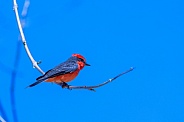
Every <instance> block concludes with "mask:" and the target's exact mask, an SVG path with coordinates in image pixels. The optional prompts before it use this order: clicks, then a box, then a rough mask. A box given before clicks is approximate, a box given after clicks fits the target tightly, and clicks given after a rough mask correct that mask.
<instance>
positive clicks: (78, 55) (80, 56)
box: [72, 54, 86, 61]
mask: <svg viewBox="0 0 184 122" xmlns="http://www.w3.org/2000/svg"><path fill="white" fill-rule="evenodd" d="M72 56H75V57H77V58H82V59H83V60H84V61H86V59H85V58H84V57H83V56H82V55H80V54H73V55H72Z"/></svg>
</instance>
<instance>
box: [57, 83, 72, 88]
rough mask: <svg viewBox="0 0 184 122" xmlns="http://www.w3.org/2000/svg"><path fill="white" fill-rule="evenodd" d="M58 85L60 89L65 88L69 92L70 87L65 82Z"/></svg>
mask: <svg viewBox="0 0 184 122" xmlns="http://www.w3.org/2000/svg"><path fill="white" fill-rule="evenodd" d="M58 85H60V86H61V87H62V88H67V89H70V90H71V88H70V85H68V84H67V83H66V82H61V83H58Z"/></svg>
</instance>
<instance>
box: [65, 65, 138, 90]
mask: <svg viewBox="0 0 184 122" xmlns="http://www.w3.org/2000/svg"><path fill="white" fill-rule="evenodd" d="M134 69H135V68H134V67H131V68H130V69H128V70H127V71H124V72H122V73H121V74H119V75H117V76H115V77H113V78H111V79H109V80H107V81H105V82H103V83H101V84H98V85H95V86H68V87H65V88H68V89H71V90H72V89H87V90H91V91H95V88H98V87H101V86H104V85H106V84H108V83H110V82H112V81H113V80H115V79H117V78H119V77H120V76H122V75H124V74H126V73H129V72H130V71H133V70H134Z"/></svg>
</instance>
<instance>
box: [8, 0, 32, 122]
mask: <svg viewBox="0 0 184 122" xmlns="http://www.w3.org/2000/svg"><path fill="white" fill-rule="evenodd" d="M27 3H28V0H26V1H25V4H24V8H23V13H25V11H26V14H22V16H23V17H26V15H27V10H28V6H29V4H27ZM25 6H26V7H25ZM14 10H15V13H16V17H17V16H18V20H17V22H18V26H19V27H20V28H21V30H20V35H21V38H19V40H18V42H17V50H16V57H15V61H14V69H13V71H12V73H11V76H12V77H11V86H10V99H11V105H12V114H13V119H14V122H18V117H17V112H16V101H15V83H16V76H17V70H18V65H19V61H20V51H21V50H20V49H21V39H22V40H25V38H24V34H23V30H22V26H23V27H24V25H25V24H24V25H23V23H21V22H20V19H19V15H18V10H17V4H16V1H15V0H14ZM21 24H22V26H21ZM23 43H24V42H23ZM29 54H30V53H29Z"/></svg>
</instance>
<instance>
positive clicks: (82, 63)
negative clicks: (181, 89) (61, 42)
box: [72, 54, 90, 69]
mask: <svg viewBox="0 0 184 122" xmlns="http://www.w3.org/2000/svg"><path fill="white" fill-rule="evenodd" d="M72 56H73V57H76V58H77V62H78V64H79V69H82V68H84V66H90V65H89V64H87V63H86V59H85V58H84V57H83V56H82V55H80V54H73V55H72Z"/></svg>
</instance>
